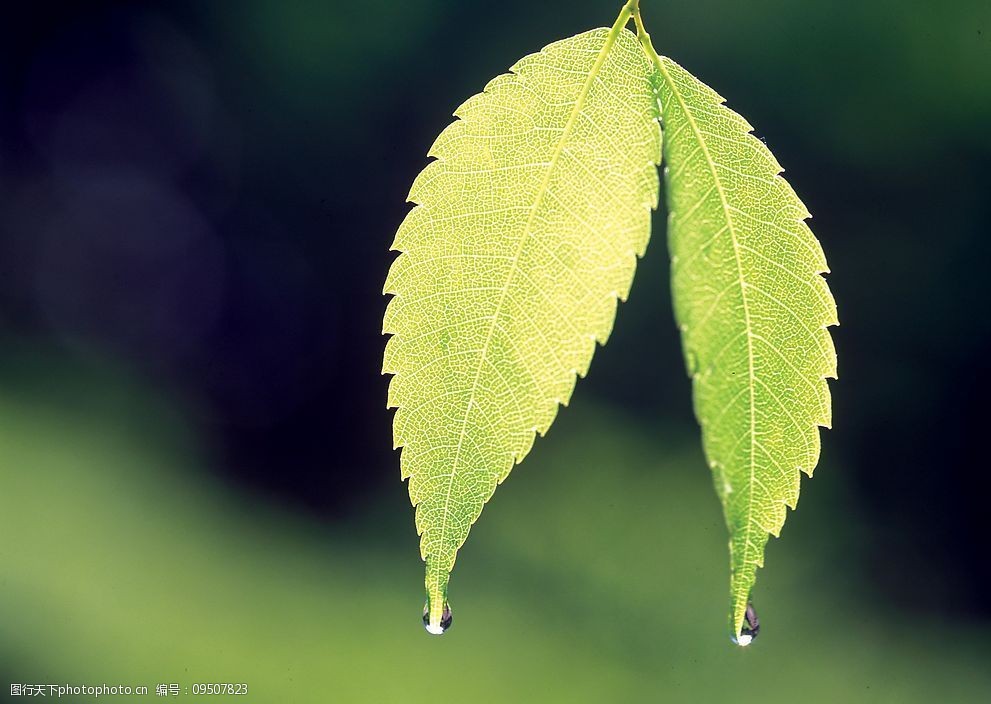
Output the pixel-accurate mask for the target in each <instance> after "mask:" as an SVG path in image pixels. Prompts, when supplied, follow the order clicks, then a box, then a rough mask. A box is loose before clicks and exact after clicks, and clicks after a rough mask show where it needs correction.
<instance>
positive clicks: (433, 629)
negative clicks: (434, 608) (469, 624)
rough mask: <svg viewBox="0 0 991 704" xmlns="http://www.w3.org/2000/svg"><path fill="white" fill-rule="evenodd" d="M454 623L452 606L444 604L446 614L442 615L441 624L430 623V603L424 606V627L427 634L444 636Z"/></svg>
mask: <svg viewBox="0 0 991 704" xmlns="http://www.w3.org/2000/svg"><path fill="white" fill-rule="evenodd" d="M452 623H454V614H453V613H452V612H451V606H450V604H447V603H445V604H444V613H443V614H441V617H440V623H436V624H434V623H430V602H427V603H426V604H424V605H423V627H424V628H425V629H426V630H427V633H429V634H430V635H433V636H442V635H444V633H446V632H447V629H449V628H450V627H451V624H452Z"/></svg>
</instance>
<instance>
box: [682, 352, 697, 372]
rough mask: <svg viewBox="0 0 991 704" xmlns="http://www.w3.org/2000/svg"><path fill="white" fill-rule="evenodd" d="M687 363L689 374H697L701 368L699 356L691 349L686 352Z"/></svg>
mask: <svg viewBox="0 0 991 704" xmlns="http://www.w3.org/2000/svg"><path fill="white" fill-rule="evenodd" d="M685 363H686V364H685V366H687V367H688V376H695V375H696V374H697V373H698V370H699V358H698V357H697V356H696V354H695V353H694V352H692V351H691V350H688V351H686V352H685Z"/></svg>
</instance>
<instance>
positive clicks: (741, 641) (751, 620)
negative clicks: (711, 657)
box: [731, 604, 760, 648]
mask: <svg viewBox="0 0 991 704" xmlns="http://www.w3.org/2000/svg"><path fill="white" fill-rule="evenodd" d="M759 633H760V619H758V618H757V612H756V611H755V610H754V605H753V604H747V611H746V613H745V614H744V615H743V627H742V628H740V633H739V635H737V636H734V637H733V638H731V640H732V641H733V642H734V643H736V644H737V645H739V646H740V647H741V648H745V647H746V646H748V645H750V644H751V643H753V642H754V641H755V640H757V634H759Z"/></svg>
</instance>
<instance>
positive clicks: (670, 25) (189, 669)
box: [0, 0, 991, 702]
mask: <svg viewBox="0 0 991 704" xmlns="http://www.w3.org/2000/svg"><path fill="white" fill-rule="evenodd" d="M620 5H621V2H620V1H619V0H615V1H614V2H605V1H604V0H594V1H593V0H571V1H570V2H567V3H555V2H533V1H532V0H529V1H524V0H500V2H498V3H495V2H491V3H490V2H453V1H452V0H404V1H403V2H399V1H395V2H393V1H390V0H378V1H377V2H358V1H355V2H347V3H345V2H339V1H331V2H290V1H286V2H283V1H277V0H239V2H219V1H213V2H200V1H195V2H194V1H191V0H190V1H180V0H176V1H173V2H169V3H162V4H155V3H141V2H124V1H121V2H105V1H97V0H92V1H90V2H85V3H78V2H77V3H66V4H64V5H62V4H59V3H19V4H18V5H17V6H16V7H14V6H10V7H5V11H4V19H3V20H2V22H0V478H2V485H0V696H6V691H5V690H6V689H7V682H27V683H32V682H34V683H49V682H52V683H58V682H70V683H90V684H98V683H103V682H107V683H124V684H130V685H132V686H133V685H138V684H143V685H145V686H150V687H151V688H152V691H154V686H155V684H157V683H172V682H176V683H179V684H180V685H182V686H183V687H188V686H190V685H191V684H192V683H194V682H203V681H231V682H247V683H248V684H249V685H250V688H251V689H250V692H251V694H250V695H249V698H250V700H252V701H258V702H311V701H312V702H329V701H333V702H418V701H431V702H441V701H465V700H467V701H478V702H503V701H535V702H537V701H539V702H557V701H561V702H603V701H616V702H627V701H628V702H634V701H637V702H639V701H647V700H656V701H668V700H670V701H691V702H708V701H727V700H732V701H737V702H777V701H782V702H785V701H789V702H790V701H794V700H795V698H796V697H798V698H800V699H801V700H802V701H824V702H836V701H844V702H915V701H919V702H922V701H933V700H936V701H949V702H981V701H988V700H991V670H989V668H988V665H987V663H988V662H989V658H991V643H989V638H988V636H991V599H989V596H991V589H989V586H988V584H989V579H991V566H989V565H991V562H989V560H988V556H989V555H988V545H989V544H991V521H989V520H988V518H987V515H988V514H987V508H986V507H987V505H988V495H989V491H991V472H989V471H988V465H987V459H986V448H987V434H988V428H989V421H991V411H989V409H991V404H989V403H988V399H989V397H991V375H989V373H988V369H989V365H988V361H987V360H988V355H989V354H991V326H989V323H991V316H989V314H988V308H989V304H991V300H989V295H988V292H987V270H988V266H989V262H991V237H989V225H988V223H991V198H989V193H991V130H989V129H988V128H989V125H991V4H989V3H988V2H987V0H955V1H954V2H945V3H930V2H924V1H921V0H900V1H899V2H895V1H894V0H867V1H866V2H827V1H826V0H806V1H805V2H800V3H796V2H792V1H788V0H755V1H754V2H749V3H739V2H728V1H726V0H665V1H664V2H660V0H657V1H655V0H643V3H642V5H643V11H644V14H645V18H646V21H647V23H648V26H649V28H650V29H651V31H652V34H653V36H654V41H655V44H656V45H657V46H658V48H659V50H660V51H661V52H662V53H666V54H668V55H670V56H672V57H673V58H675V59H676V60H678V61H679V62H680V63H682V64H683V65H685V66H686V67H688V68H689V69H690V70H692V71H694V72H695V73H696V74H697V75H699V76H700V77H702V78H703V80H705V81H706V82H708V83H709V84H710V85H712V86H713V87H714V88H716V89H717V90H718V91H719V92H720V93H722V94H723V95H725V96H726V97H727V98H728V100H729V104H730V105H731V106H732V107H733V108H735V109H736V110H737V111H739V112H741V113H742V114H743V115H744V116H746V117H747V118H748V119H749V120H750V121H751V122H752V123H753V124H754V125H756V126H757V132H758V134H759V136H761V137H763V138H765V139H766V141H767V142H768V144H769V145H770V146H771V147H772V149H773V150H774V152H775V154H776V155H777V157H778V158H779V160H780V161H781V162H782V163H783V164H784V165H785V167H786V168H787V169H788V177H789V179H790V181H791V183H792V185H793V186H794V187H795V188H796V190H797V191H798V192H799V194H800V195H802V197H803V199H804V200H805V201H806V204H807V205H808V207H809V209H810V210H811V211H812V212H813V213H814V214H815V218H814V220H813V222H812V226H813V229H814V231H815V232H816V234H817V235H818V236H819V238H820V239H821V241H822V243H823V246H824V248H825V251H826V253H827V257H828V259H829V261H830V264H831V267H832V270H833V273H832V274H831V275H830V277H829V282H830V285H831V286H832V289H833V291H834V294H835V296H836V299H837V301H838V304H839V311H840V319H841V321H842V327H840V328H837V329H835V330H834V337H835V341H836V347H837V350H838V353H839V359H840V379H839V381H838V382H834V383H833V384H832V389H833V393H834V429H833V430H832V431H831V432H827V433H825V434H824V442H823V459H822V463H821V465H820V468H819V470H818V471H817V474H816V478H815V479H814V480H812V481H804V482H803V497H802V500H801V502H800V510H799V511H798V512H797V513H795V514H792V515H790V516H789V520H788V523H787V525H786V526H785V530H784V533H783V538H782V539H781V540H779V541H771V543H770V545H769V548H768V554H767V565H768V568H767V569H766V570H764V571H762V572H761V573H760V575H759V580H758V585H757V590H756V592H755V594H754V598H755V603H756V606H757V607H758V611H759V612H760V615H761V621H762V626H763V632H762V634H761V638H760V640H759V641H758V642H757V643H756V644H755V645H754V646H753V647H751V648H748V649H746V650H741V649H738V648H734V647H732V646H731V645H730V644H729V643H728V640H727V638H726V634H725V628H724V623H725V615H724V614H725V609H726V604H725V600H726V587H727V577H728V569H727V554H726V537H725V533H724V527H723V524H722V520H721V515H720V511H719V507H718V502H717V500H716V497H715V494H714V493H713V491H712V490H711V480H710V477H709V474H708V470H707V468H706V465H705V463H704V461H703V458H702V455H701V451H700V449H699V442H698V431H697V428H696V426H695V424H694V421H693V418H692V413H691V403H690V388H689V382H688V380H687V378H686V377H685V375H684V371H683V369H682V361H681V354H680V348H679V341H678V338H677V332H676V328H675V326H674V323H673V320H672V314H671V304H670V299H669V295H668V288H667V287H668V284H667V275H668V269H667V262H666V252H665V243H664V237H665V232H664V216H663V213H659V214H657V216H656V218H655V227H654V232H655V234H654V240H653V243H652V245H651V247H650V249H649V251H648V254H647V256H646V258H645V259H644V260H643V262H642V264H641V266H640V269H639V272H638V274H637V279H636V282H635V284H634V287H633V291H632V294H631V297H630V301H629V302H628V303H627V304H625V305H623V306H622V307H621V308H620V311H619V316H618V321H617V323H618V324H617V328H616V332H615V333H614V335H613V337H612V339H611V341H610V343H609V345H608V346H607V347H606V348H604V349H602V350H599V351H598V352H597V354H596V357H595V361H594V363H593V365H592V369H591V373H590V376H589V378H588V379H587V380H585V381H583V382H581V383H580V384H579V385H578V388H577V391H576V393H575V396H574V398H573V401H572V406H571V408H569V409H567V410H566V411H564V412H563V413H562V414H561V415H560V417H559V420H558V421H557V423H556V424H555V426H554V428H553V429H552V431H551V433H550V434H549V436H548V438H546V439H545V440H543V441H539V442H538V443H537V444H536V446H535V449H534V451H533V453H532V455H531V456H530V457H529V458H528V460H527V461H526V462H525V463H524V464H523V465H522V466H521V467H519V468H517V469H516V470H515V472H514V475H513V477H512V478H511V479H510V480H509V481H508V482H507V483H506V484H505V485H504V486H503V487H502V488H500V490H499V491H498V492H497V494H496V496H495V497H494V499H493V501H492V502H491V504H490V505H489V506H488V508H487V510H486V512H485V514H484V516H483V520H481V521H480V523H479V524H478V525H477V526H476V528H475V529H474V531H473V533H472V536H471V538H470V539H469V542H468V544H467V546H466V548H465V549H464V550H463V551H462V554H461V556H460V558H459V561H458V568H457V570H456V572H455V575H454V579H453V581H452V591H451V599H452V605H453V607H454V611H455V626H454V628H453V629H452V630H451V632H450V633H449V634H447V635H446V636H445V637H444V638H430V637H427V636H426V635H425V634H424V633H423V631H422V628H421V625H420V609H421V606H422V576H421V563H420V561H419V557H418V553H417V538H416V535H415V531H414V529H413V525H412V509H411V507H410V506H409V502H408V500H407V498H406V493H405V486H404V485H403V484H402V483H400V481H399V471H398V455H397V454H396V453H394V452H393V451H392V450H391V449H390V448H391V429H390V421H391V414H390V412H389V411H387V410H386V409H385V407H384V406H385V396H386V387H387V383H388V380H387V378H385V377H382V376H380V374H379V370H380V361H381V351H382V347H383V343H384V339H383V338H382V337H381V335H380V331H381V315H382V312H383V310H384V307H385V304H386V300H385V299H384V298H383V297H382V296H381V286H382V283H383V281H384V278H385V274H386V271H387V269H388V267H389V264H390V262H391V261H392V258H393V256H392V255H391V254H390V253H389V252H388V248H389V245H390V243H391V241H392V236H393V233H394V231H395V229H396V227H397V226H398V225H399V223H400V222H401V220H402V218H403V216H404V214H405V212H406V210H407V207H408V206H406V205H405V204H404V200H405V196H406V193H407V190H408V187H409V184H410V183H411V182H412V179H413V177H414V176H415V175H416V173H417V172H418V171H419V170H420V169H421V168H422V167H423V166H424V164H425V163H426V158H425V154H426V151H427V148H428V147H429V145H430V144H431V142H432V141H433V138H434V137H435V136H436V134H437V133H439V132H440V130H441V129H442V128H443V127H444V126H445V125H446V124H448V122H449V121H450V119H451V118H450V114H451V112H452V111H453V109H454V108H455V107H457V105H459V104H460V103H461V102H462V101H463V100H464V99H465V98H467V97H468V96H470V95H471V94H473V93H475V92H477V91H478V90H480V89H481V87H482V86H483V85H484V84H485V83H486V82H487V81H488V79H490V78H491V77H493V76H494V75H496V74H498V73H501V72H503V71H505V70H506V69H507V68H508V67H509V66H510V65H511V64H512V63H513V62H514V61H515V60H516V59H517V58H519V57H521V56H523V55H524V54H527V53H530V52H533V51H535V50H537V49H539V48H540V47H541V46H543V45H545V44H547V43H549V42H550V41H552V40H555V39H558V38H562V37H566V36H569V35H571V34H574V33H577V32H579V31H583V30H585V29H588V28H590V27H594V26H602V25H609V24H611V23H612V21H613V19H614V17H615V15H616V13H617V12H618V11H619V7H620Z"/></svg>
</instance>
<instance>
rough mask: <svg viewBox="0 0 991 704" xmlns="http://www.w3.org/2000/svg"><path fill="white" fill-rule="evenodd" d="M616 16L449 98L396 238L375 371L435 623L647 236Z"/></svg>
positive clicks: (642, 161)
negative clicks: (481, 526)
mask: <svg viewBox="0 0 991 704" xmlns="http://www.w3.org/2000/svg"><path fill="white" fill-rule="evenodd" d="M628 17H629V11H627V10H624V13H623V14H621V15H620V20H618V21H617V23H616V24H615V25H614V26H613V28H612V29H596V30H593V31H590V32H586V33H584V34H580V35H578V36H575V37H572V38H570V39H566V40H563V41H559V42H556V43H554V44H551V45H550V46H548V47H546V48H545V49H544V50H543V51H541V52H540V53H538V54H533V55H531V56H527V57H526V58H524V59H523V60H521V61H520V62H518V63H517V64H516V65H515V66H514V67H513V68H512V69H511V71H512V72H511V73H509V74H505V75H502V76H499V77H498V78H496V79H495V80H493V81H492V82H490V83H489V84H488V86H486V88H485V92H483V93H481V94H479V95H476V96H474V97H473V98H471V99H469V100H468V101H467V102H466V103H464V104H463V105H462V106H461V107H460V108H458V110H457V112H456V113H455V115H456V116H457V117H458V118H460V119H459V120H456V121H455V122H454V123H453V124H452V125H450V126H449V127H448V128H447V129H446V130H444V132H443V133H441V135H440V137H438V139H437V141H436V142H435V143H434V145H433V147H432V149H431V150H430V156H433V157H436V160H435V161H433V162H432V163H430V164H429V165H428V166H427V167H426V169H424V170H423V172H422V173H421V174H420V175H419V177H418V178H417V179H416V181H415V182H414V184H413V187H412V190H411V191H410V196H409V200H411V201H413V202H415V203H416V204H417V206H416V207H415V208H413V210H411V211H410V213H409V215H408V216H407V217H406V220H405V221H404V222H403V224H402V226H401V227H400V228H399V232H398V234H397V235H396V240H395V243H394V244H393V249H395V250H399V251H401V252H403V254H402V255H401V256H400V257H399V258H397V259H396V261H395V262H394V264H393V265H392V269H391V271H390V272H389V277H388V280H387V281H386V285H385V292H386V293H391V294H394V295H395V298H393V299H392V301H390V303H389V307H388V309H387V311H386V315H385V321H384V332H385V333H391V334H392V335H393V336H392V338H390V340H389V342H388V344H387V346H386V352H385V361H384V364H383V372H384V373H391V374H395V376H394V377H393V379H392V382H391V384H390V387H389V405H390V406H394V407H397V408H398V409H399V410H398V411H397V412H396V417H395V421H394V437H395V445H396V447H399V446H402V447H403V451H402V460H401V465H402V476H403V477H408V478H409V492H410V498H411V500H412V502H413V504H414V505H416V507H417V509H416V526H417V530H418V531H419V532H420V533H421V541H420V550H421V554H422V556H423V559H424V560H425V561H426V590H427V598H428V609H429V613H428V619H427V620H428V622H429V623H428V629H429V630H431V632H439V631H440V630H441V623H442V620H443V619H444V610H445V605H446V597H447V583H448V576H449V573H450V571H451V569H452V568H453V566H454V561H455V556H456V554H457V551H458V549H459V548H460V547H461V545H462V544H463V543H464V541H465V539H466V537H467V536H468V531H469V529H470V527H471V525H472V524H473V523H474V522H475V520H476V519H477V518H478V516H479V514H480V513H481V510H482V506H483V504H484V503H485V502H486V501H488V500H489V498H490V497H491V496H492V493H493V492H494V491H495V488H496V486H497V485H498V484H499V483H500V482H502V481H503V480H504V479H505V478H506V476H507V475H508V474H509V472H510V470H511V469H512V467H513V465H514V464H515V463H517V462H519V461H520V460H522V459H523V457H524V456H525V455H526V454H527V452H528V451H529V450H530V447H531V445H532V444H533V439H534V435H535V433H541V434H543V433H545V432H546V431H547V429H548V428H549V427H550V425H551V423H552V422H553V420H554V417H555V415H556V413H557V409H558V404H567V402H568V400H569V398H570V397H571V392H572V390H573V388H574V384H575V379H576V376H583V375H584V374H585V373H586V371H587V370H588V367H589V364H590V362H591V359H592V353H593V351H594V348H595V343H596V341H598V342H599V343H604V342H605V340H606V338H607V337H608V336H609V333H610V331H611V329H612V325H613V319H614V317H615V312H616V301H617V299H625V297H626V295H627V293H628V291H629V288H630V284H631V281H632V279H633V273H634V269H635V266H636V258H637V256H639V255H642V254H643V252H644V249H645V247H646V245H647V240H648V237H649V234H650V211H651V209H652V208H654V207H656V205H657V198H658V176H657V168H656V166H657V163H658V162H659V161H660V151H661V150H660V137H661V135H660V127H659V125H658V120H657V118H658V107H657V99H656V95H655V92H654V90H653V86H652V84H651V80H650V76H651V68H650V65H649V63H648V62H647V60H646V58H645V56H644V54H643V52H642V51H641V49H640V46H639V45H638V44H637V41H636V39H635V38H634V37H633V35H632V34H631V33H630V32H628V31H626V30H625V29H623V25H625V24H626V21H627V19H628Z"/></svg>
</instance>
